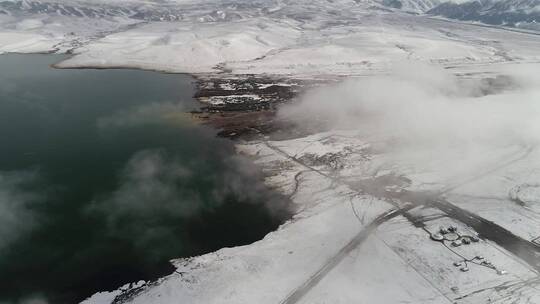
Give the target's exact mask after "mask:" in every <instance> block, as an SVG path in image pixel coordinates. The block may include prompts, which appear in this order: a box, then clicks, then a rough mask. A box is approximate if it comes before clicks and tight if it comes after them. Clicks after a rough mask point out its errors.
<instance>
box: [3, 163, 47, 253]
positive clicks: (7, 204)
mask: <svg viewBox="0 0 540 304" xmlns="http://www.w3.org/2000/svg"><path fill="white" fill-rule="evenodd" d="M36 178H37V177H36V173H34V172H26V171H24V172H23V171H16V172H0V223H1V225H2V228H1V229H0V253H1V252H2V250H3V249H4V248H6V246H8V245H9V244H10V243H11V242H13V241H15V240H16V239H17V238H19V237H21V236H22V235H24V234H25V233H27V232H29V231H30V230H31V229H32V228H34V227H35V225H36V218H35V215H34V213H33V211H32V205H34V204H36V203H38V202H39V201H40V200H41V199H42V198H43V197H42V195H40V194H38V193H35V192H32V191H27V190H25V189H23V186H24V185H25V184H27V183H29V182H32V181H33V180H35V179H36Z"/></svg>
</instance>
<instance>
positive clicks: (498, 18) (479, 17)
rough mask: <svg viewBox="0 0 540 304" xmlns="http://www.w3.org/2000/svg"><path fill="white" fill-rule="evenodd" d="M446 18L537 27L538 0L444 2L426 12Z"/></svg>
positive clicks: (539, 3) (538, 16)
mask: <svg viewBox="0 0 540 304" xmlns="http://www.w3.org/2000/svg"><path fill="white" fill-rule="evenodd" d="M427 13H428V14H433V15H439V16H444V17H447V18H452V19H458V20H465V21H479V22H483V23H487V24H493V25H505V26H516V27H523V28H533V29H534V28H537V29H539V28H540V26H539V25H537V23H540V1H539V0H473V1H467V2H464V3H454V2H445V3H442V4H440V5H438V6H436V7H434V8H433V9H431V10H429V11H428V12H427Z"/></svg>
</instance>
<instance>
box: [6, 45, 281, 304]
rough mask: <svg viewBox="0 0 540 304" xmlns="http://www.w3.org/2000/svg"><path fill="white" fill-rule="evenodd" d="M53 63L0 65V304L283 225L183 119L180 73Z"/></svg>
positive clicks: (160, 264) (77, 290)
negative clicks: (56, 65)
mask: <svg viewBox="0 0 540 304" xmlns="http://www.w3.org/2000/svg"><path fill="white" fill-rule="evenodd" d="M61 58H62V57H59V56H52V55H2V56H0V225H1V226H0V303H2V302H3V301H4V302H8V303H9V302H13V303H17V302H20V301H25V300H28V299H33V298H39V299H45V300H47V301H48V302H49V303H55V304H56V303H76V302H78V301H80V300H83V299H84V298H86V297H88V296H90V295H91V294H92V293H94V292H96V291H102V290H111V289H114V288H117V287H119V286H121V285H123V284H125V283H128V282H133V281H137V280H139V279H155V278H157V277H159V276H163V275H165V274H168V273H170V272H172V268H171V266H170V264H169V263H168V260H169V259H171V258H176V257H182V256H191V255H197V254H201V253H206V252H209V251H213V250H216V249H219V248H222V247H228V246H236V245H242V244H248V243H251V242H253V241H256V240H258V239H261V238H262V237H263V236H264V235H265V234H266V233H268V232H270V231H272V230H274V229H276V228H277V226H278V225H279V224H280V223H281V222H282V221H283V220H284V219H285V218H286V217H287V211H286V206H287V201H286V199H284V198H283V197H281V196H279V195H278V194H275V193H273V192H271V191H269V190H268V189H267V188H265V187H264V185H263V184H262V181H261V180H262V176H261V174H260V172H259V171H257V169H256V168H254V167H253V166H252V164H251V163H250V162H249V161H248V160H246V159H243V158H241V157H239V156H236V155H235V153H234V148H233V146H232V143H231V142H230V141H228V140H224V139H218V138H216V137H215V130H210V129H207V128H204V127H202V126H198V125H195V124H194V123H193V122H192V121H191V119H190V115H189V114H186V113H187V112H188V111H190V110H192V109H196V108H197V106H198V105H197V103H196V102H195V101H194V100H193V99H192V98H191V96H192V95H193V83H192V79H191V78H190V77H189V76H185V75H167V74H159V73H153V72H144V71H133V70H55V69H52V68H49V64H52V63H54V62H56V61H59V60H60V59H61ZM268 206H272V208H269V207H268Z"/></svg>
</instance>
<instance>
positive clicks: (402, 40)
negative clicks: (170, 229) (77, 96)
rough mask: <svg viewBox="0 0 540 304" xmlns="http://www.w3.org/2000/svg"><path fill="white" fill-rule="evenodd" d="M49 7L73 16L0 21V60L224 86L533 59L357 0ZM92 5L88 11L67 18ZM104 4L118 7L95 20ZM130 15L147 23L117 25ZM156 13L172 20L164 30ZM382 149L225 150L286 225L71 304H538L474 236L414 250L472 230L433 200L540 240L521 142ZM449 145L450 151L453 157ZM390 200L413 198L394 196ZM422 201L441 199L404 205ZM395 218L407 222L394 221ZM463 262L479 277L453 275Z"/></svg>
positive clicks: (538, 296) (507, 43) (2, 17)
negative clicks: (287, 212)
mask: <svg viewBox="0 0 540 304" xmlns="http://www.w3.org/2000/svg"><path fill="white" fill-rule="evenodd" d="M55 3H60V5H63V6H62V7H66V6H69V7H76V8H77V9H75V11H81V12H85V14H87V15H84V16H74V15H69V14H67V13H66V12H72V10H71V8H70V9H65V10H61V9H59V7H57V6H51V7H53V8H54V9H55V10H57V13H51V12H49V11H47V12H40V11H39V10H38V11H36V10H35V9H32V10H30V9H29V8H28V7H31V6H30V5H29V4H28V6H27V9H26V10H25V9H23V10H20V11H18V12H17V13H13V12H9V11H6V12H5V13H4V14H2V11H0V52H21V53H33V52H68V51H69V52H71V53H73V54H74V56H73V57H71V58H69V59H67V60H65V61H63V62H60V63H58V64H57V67H60V68H84V67H99V68H108V67H126V68H142V69H150V70H160V71H167V72H178V73H191V74H219V73H224V74H226V75H229V76H230V74H235V75H237V76H238V77H243V76H242V75H245V74H258V75H267V76H272V75H279V76H280V77H295V78H302V77H303V78H318V77H321V78H324V77H336V76H344V77H345V78H347V77H355V78H365V77H368V78H369V77H373V76H375V75H384V74H387V73H389V71H390V70H391V68H392V67H393V66H395V65H396V64H400V63H403V62H407V63H408V65H409V66H412V67H414V66H422V65H425V64H427V65H435V66H439V67H442V68H445V69H446V70H447V71H450V73H452V74H455V75H458V76H459V77H462V78H467V79H471V78H472V79H481V78H485V77H494V76H496V75H499V74H504V73H505V72H504V71H508V70H513V69H515V70H520V69H522V68H524V67H532V69H534V67H538V65H535V64H536V63H538V62H540V36H538V34H537V33H527V32H519V31H517V30H516V29H501V28H493V27H488V26H484V25H474V24H464V23H458V22H452V21H448V20H440V19H433V18H430V17H428V16H422V15H414V14H409V13H404V12H403V11H399V10H394V9H388V7H386V6H383V5H381V4H380V3H379V2H375V1H369V0H365V1H347V0H335V1H322V0H313V1H287V0H275V1H247V0H246V1H234V2H228V1H218V0H215V1H210V0H208V1H162V2H157V1H156V2H154V1H100V2H99V3H98V2H95V1H93V2H91V1H84V0H77V1H75V0H63V1H60V0H58V1H56V2H55ZM407 3H408V4H406V8H414V7H416V8H417V10H419V9H418V7H420V6H421V5H420V4H419V1H416V2H415V1H410V3H409V2H407ZM426 3H427V2H426ZM426 3H424V6H425V5H428V6H429V5H433V4H429V3H427V4H426ZM92 5H94V6H96V7H98V8H99V10H98V9H96V10H94V11H87V10H83V9H81V7H82V8H87V7H91V6H92ZM115 5H123V6H125V7H127V11H123V12H122V13H121V14H117V15H114V14H112V13H111V14H109V12H112V11H115V8H111V6H115ZM141 7H144V12H145V14H146V15H145V16H152V17H151V18H150V19H145V18H139V19H138V18H136V17H133V16H136V14H133V12H136V11H140V10H142V9H141ZM163 7H167V8H170V11H174V12H176V13H175V15H174V16H172V15H171V16H166V17H167V18H165V17H164V15H163ZM411 10H414V9H411ZM156 12H158V13H156ZM89 14H94V15H95V14H101V15H100V16H99V17H92V16H90V15H89ZM153 16H159V17H158V20H155V19H152V18H154V17H153ZM160 18H161V19H160ZM422 71H423V70H422V69H417V70H415V69H414V68H412V69H411V71H409V72H410V75H411V77H413V76H414V75H415V72H416V73H422ZM392 89H394V88H388V90H389V91H391V90H392ZM531 94H533V95H531V96H533V97H534V96H536V97H537V96H538V95H534V94H536V93H534V92H533V93H531ZM308 96H309V95H308ZM402 97H403V99H404V100H405V101H408V100H407V97H408V96H402ZM517 97H520V98H521V97H523V96H522V95H517ZM328 102H333V101H330V100H329V101H328ZM337 106H339V105H337ZM533 109H534V108H533ZM420 110H421V109H420ZM489 113H491V112H489ZM534 113H536V114H537V112H534ZM534 113H533V114H534ZM418 115H420V116H422V115H431V114H430V113H427V114H422V111H420V112H419V113H418ZM420 116H419V117H420ZM528 117H529V116H528ZM533 117H534V116H533ZM529 119H530V118H529ZM471 126H473V127H474V123H473V124H471ZM490 130H491V129H490ZM360 131H362V130H360ZM391 145H392V139H390V138H387V137H385V136H384V134H383V135H381V136H377V133H376V132H375V133H373V134H372V135H371V136H366V135H365V133H364V132H359V131H358V130H354V129H353V130H352V131H351V130H348V131H343V130H331V131H327V132H323V133H318V134H314V135H310V136H307V137H302V138H296V139H289V140H282V141H270V140H268V139H265V138H261V139H259V140H254V141H250V142H244V143H241V144H239V145H238V151H239V153H244V154H246V155H250V156H252V157H253V158H254V160H255V162H256V163H257V164H259V165H260V166H261V167H262V168H263V169H264V170H265V171H266V172H267V173H268V178H267V183H268V185H270V186H272V187H275V188H276V189H277V190H278V191H281V192H283V193H285V194H288V195H290V197H291V199H292V201H293V202H294V204H295V207H296V208H297V213H296V214H295V215H294V217H293V218H292V219H291V220H290V221H289V222H287V223H285V224H284V225H282V226H281V227H280V229H279V230H277V231H275V232H272V233H270V234H268V235H267V236H266V237H265V238H264V239H263V240H260V241H258V242H256V243H254V244H251V245H248V246H243V247H236V248H224V249H221V250H219V251H217V252H214V253H210V254H206V255H203V256H198V257H193V258H188V259H178V260H174V261H172V262H173V263H174V265H175V266H176V267H177V270H176V272H174V273H173V274H171V275H169V276H167V277H164V278H162V279H160V280H158V281H157V282H149V283H146V282H138V283H134V284H128V285H126V286H124V287H123V288H121V289H119V290H116V291H112V292H107V291H104V292H102V293H98V294H95V295H94V296H92V297H91V298H89V299H87V300H86V301H85V302H84V303H86V304H104V303H112V302H115V303H123V302H129V303H204V304H209V303H250V304H251V303H289V304H290V303H460V304H461V303H475V304H476V303H539V302H540V279H539V277H538V271H539V269H540V268H539V267H537V266H538V265H537V264H536V266H535V264H534V259H533V262H531V260H525V258H523V257H524V255H521V254H520V253H519V252H517V251H512V250H509V249H508V248H507V247H505V244H503V243H498V242H496V241H493V240H492V239H490V238H489V237H488V236H485V235H482V234H481V233H480V236H481V238H480V241H479V242H477V243H472V244H470V245H466V246H459V247H455V248H454V247H451V245H449V243H445V242H437V241H433V240H431V239H430V237H432V236H433V235H434V234H436V233H437V232H438V230H439V227H440V226H443V227H448V226H452V225H453V226H456V227H458V231H460V232H462V233H465V234H469V235H477V234H479V232H478V231H475V229H474V228H473V227H472V226H471V225H467V224H466V223H464V222H463V221H461V220H460V219H459V218H458V217H455V216H454V215H453V214H450V213H451V212H449V211H448V210H446V211H445V210H443V209H444V208H442V207H445V206H446V207H447V206H448V205H444V204H446V203H448V204H452V206H456V207H455V208H459V209H460V210H465V211H466V212H472V213H474V214H476V215H478V216H480V217H481V218H483V219H485V220H487V221H491V222H494V223H495V224H496V225H498V226H499V227H502V228H503V229H506V231H509V232H510V233H511V234H513V235H515V236H517V237H518V238H519V239H520V240H522V241H523V242H526V243H530V244H533V241H534V240H536V239H537V238H538V237H540V230H539V227H540V213H539V210H540V205H539V204H540V191H539V190H538V188H539V186H538V181H539V179H540V167H539V164H540V153H539V151H538V150H537V149H536V143H535V142H534V140H533V141H532V142H531V141H526V142H525V144H523V143H522V144H518V143H514V142H510V143H507V144H505V145H502V146H501V145H499V146H496V148H494V146H492V145H479V146H475V148H474V150H473V153H474V155H476V156H478V155H481V157H474V158H472V159H473V160H470V159H468V158H466V157H463V158H460V157H457V158H455V157H454V158H450V160H451V161H452V162H454V163H452V164H450V165H449V159H448V158H445V157H438V156H437V155H434V152H433V151H436V152H439V151H440V150H430V149H427V151H426V150H423V151H422V152H423V153H424V154H416V156H417V157H416V158H410V157H409V156H410V155H406V154H398V155H396V154H394V153H390V152H388V150H387V149H385V147H387V146H391ZM454 148H455V150H454V151H453V152H454V155H462V154H463V153H462V152H463V151H462V150H460V149H461V148H460V147H454ZM467 152H471V151H470V150H468V151H467ZM430 153H432V154H430ZM460 153H462V154H460ZM418 157H421V160H420V161H419V160H418ZM402 191H410V193H413V194H415V195H412V196H405V198H403V197H402V196H400V195H401V194H400V193H403V192H402ZM425 193H429V195H428V197H429V198H431V199H433V200H439V199H443V200H445V203H444V204H442V205H437V204H435V205H434V206H430V205H428V204H426V202H427V201H429V200H427V201H426V200H424V201H422V202H421V203H419V202H418V201H416V200H415V199H412V198H414V197H416V198H418V199H419V200H420V198H422V197H423V196H422V195H424V194H425ZM434 193H435V194H436V195H435V194H434ZM411 197H412V198H411ZM402 208H406V210H407V211H406V212H404V213H395V212H396V210H402ZM441 208H442V209H441ZM452 208H454V207H452ZM397 212H399V211H397ZM411 218H412V220H411ZM415 218H416V219H421V220H419V221H418V222H415V221H414V219H415ZM419 223H421V225H420V224H419ZM510 249H513V248H510ZM478 255H482V256H484V257H485V259H488V260H489V261H490V263H492V265H493V267H486V266H485V265H476V264H474V263H472V262H470V261H469V264H470V265H469V269H468V271H461V270H460V269H459V268H458V267H455V266H454V265H453V263H454V262H459V261H460V260H461V259H463V257H465V259H467V260H473V258H474V257H475V256H478ZM536 259H539V257H536Z"/></svg>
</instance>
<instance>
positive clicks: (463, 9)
mask: <svg viewBox="0 0 540 304" xmlns="http://www.w3.org/2000/svg"><path fill="white" fill-rule="evenodd" d="M372 1H374V3H375V4H376V5H382V6H385V7H389V8H392V9H397V10H402V11H406V12H410V13H415V14H428V15H433V16H442V17H445V18H450V19H456V20H462V21H476V22H482V23H486V24H490V25H500V26H510V27H519V28H526V29H534V30H540V0H469V1H456V0H451V1H445V0H372ZM269 2H272V1H268V2H266V3H265V4H267V5H269V4H270V3H269ZM278 2H280V1H278ZM357 2H358V1H357ZM180 3H181V2H180ZM203 3H204V1H202V2H201V3H199V4H196V3H192V4H191V5H193V6H199V8H200V7H201V6H204V4H203ZM285 3H286V2H285ZM178 4H179V2H175V1H133V0H130V1H126V2H119V1H116V0H114V1H105V0H99V1H84V0H80V1H73V0H71V1H65V0H56V1H55V0H0V15H1V14H8V15H20V14H54V15H61V16H72V17H88V18H111V17H126V18H131V19H138V20H145V21H176V20H182V19H184V18H185V17H187V16H186V14H185V12H186V10H185V8H186V7H185V5H190V4H187V3H184V4H183V5H178ZM220 4H221V5H222V9H223V10H219V9H218V10H215V11H207V12H205V14H204V15H203V16H197V17H198V18H203V19H205V20H204V21H230V20H233V19H240V18H241V14H242V13H241V12H242V11H243V9H245V6H250V5H255V3H250V2H247V1H238V2H236V1H223V2H222V3H220ZM285 5H286V4H285ZM270 12H271V11H265V10H262V11H259V13H260V14H265V13H270ZM190 17H193V16H190Z"/></svg>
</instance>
